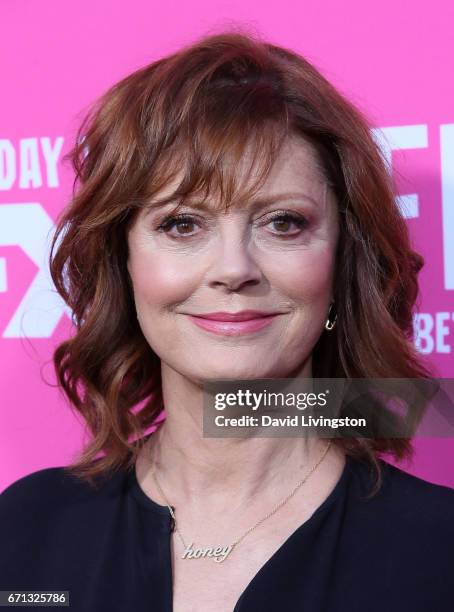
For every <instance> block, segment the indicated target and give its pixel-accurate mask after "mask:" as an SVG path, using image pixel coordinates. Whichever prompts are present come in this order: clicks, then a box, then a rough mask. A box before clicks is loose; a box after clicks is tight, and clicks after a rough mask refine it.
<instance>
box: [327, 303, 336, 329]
mask: <svg viewBox="0 0 454 612" xmlns="http://www.w3.org/2000/svg"><path fill="white" fill-rule="evenodd" d="M333 306H334V302H331V305H330V307H329V311H328V318H327V319H326V323H325V329H326V330H327V331H331V330H332V329H333V328H334V326H335V325H336V320H337V314H336V315H335V316H334V319H333V320H332V321H331V320H330V318H329V315H330V314H331V309H332V307H333Z"/></svg>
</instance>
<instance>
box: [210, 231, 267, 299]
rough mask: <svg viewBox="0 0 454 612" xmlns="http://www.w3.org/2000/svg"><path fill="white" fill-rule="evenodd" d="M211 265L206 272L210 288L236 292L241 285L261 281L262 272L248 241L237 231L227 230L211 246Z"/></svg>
mask: <svg viewBox="0 0 454 612" xmlns="http://www.w3.org/2000/svg"><path fill="white" fill-rule="evenodd" d="M211 255H212V258H211V265H210V268H209V271H208V284H209V286H210V287H225V288H227V289H229V290H230V291H238V289H240V288H241V287H243V285H257V284H259V283H260V281H261V279H262V270H261V268H260V265H259V262H258V261H257V259H256V257H255V255H254V254H253V252H251V245H250V244H249V241H248V240H247V239H246V238H245V237H244V235H243V234H241V232H240V231H238V228H237V229H236V230H235V229H233V230H232V228H229V231H225V232H223V233H222V235H221V236H219V241H218V243H217V245H216V246H214V245H213V251H212V253H211Z"/></svg>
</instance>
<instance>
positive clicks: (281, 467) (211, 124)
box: [0, 32, 454, 612]
mask: <svg viewBox="0 0 454 612" xmlns="http://www.w3.org/2000/svg"><path fill="white" fill-rule="evenodd" d="M71 159H72V162H73V165H74V169H75V172H76V176H77V189H75V193H74V198H73V200H72V201H71V203H70V204H69V206H68V207H67V208H66V210H65V211H64V214H63V215H62V217H61V218H60V220H59V224H58V228H57V232H56V235H55V238H54V243H53V251H52V254H51V259H50V268H51V272H52V277H53V280H54V282H55V285H56V287H57V290H58V291H59V293H60V294H61V295H62V296H63V298H64V299H65V301H66V302H67V304H68V305H69V306H70V307H71V309H72V311H73V313H74V315H73V321H74V323H75V326H76V333H75V335H74V337H72V338H70V339H68V340H67V341H66V342H64V343H62V344H61V345H60V346H59V347H58V348H57V350H56V351H55V355H54V360H55V367H56V372H57V375H58V380H59V383H60V385H61V387H62V388H63V390H64V392H65V393H66V395H67V397H68V399H69V401H70V405H71V406H72V407H74V408H75V409H76V410H77V412H78V413H79V414H80V415H81V416H82V417H83V419H84V420H85V422H86V423H87V426H88V428H89V430H90V432H91V434H92V440H91V441H90V442H89V444H88V445H87V447H86V448H85V450H84V452H83V453H82V454H81V456H80V457H78V458H77V461H76V462H75V463H74V464H73V465H71V466H67V467H60V468H48V469H45V470H40V471H38V472H35V473H33V474H30V475H29V476H27V477H25V478H22V479H21V480H19V481H17V482H15V483H13V484H12V485H11V486H10V487H8V489H7V490H6V491H5V492H4V493H3V494H2V497H1V499H0V519H1V520H0V525H1V527H0V530H1V535H2V542H3V548H2V551H1V553H0V570H1V571H0V576H1V578H0V581H1V584H0V587H1V589H2V590H7V589H8V590H13V589H16V590H19V589H20V590H26V589H27V590H29V591H30V590H46V591H52V590H53V591H57V590H65V591H69V604H70V606H71V607H72V608H73V609H74V610H81V611H82V610H83V611H84V612H90V611H95V610H96V611H97V612H99V611H100V610H109V612H112V611H114V610H122V611H125V610H134V611H135V612H140V611H142V610H148V611H151V610H153V611H156V612H166V611H170V610H173V611H174V612H190V611H194V612H208V611H209V612H212V611H213V610H217V611H222V612H232V610H234V612H249V611H252V610H254V611H255V610H260V611H261V612H265V611H271V610H272V611H273V612H274V611H275V610H278V609H281V610H285V611H295V612H296V611H298V612H300V611H305V612H321V611H328V612H340V611H345V612H347V611H348V612H354V611H359V610H361V611H363V610H368V611H372V612H373V611H378V610H380V611H381V610H387V611H394V610H396V611H397V610H399V611H401V610H409V611H410V610H412V611H413V612H415V611H423V610H424V612H426V611H427V610H428V609H431V610H436V611H437V612H443V611H447V610H453V609H454V588H453V587H454V580H453V577H452V572H451V569H450V567H451V560H450V556H451V551H452V547H453V545H454V528H453V526H452V525H453V521H452V516H453V514H452V513H453V511H454V492H453V491H452V490H451V489H449V488H448V487H443V486H440V485H435V484H431V483H428V482H425V481H424V480H422V479H420V478H417V477H415V476H412V475H409V474H407V473H406V472H404V471H402V470H400V469H398V468H396V467H393V466H392V465H390V464H387V463H385V462H384V461H383V459H382V458H381V457H380V456H379V455H380V453H385V452H388V453H390V454H391V455H393V456H394V457H395V458H396V459H405V458H411V455H412V446H411V440H410V439H402V438H395V439H388V438H386V439H370V438H351V437H350V438H347V437H344V438H333V439H327V438H324V439H323V438H321V437H309V438H305V439H302V438H297V437H292V438H290V437H289V438H281V437H274V438H272V437H266V438H260V437H246V438H233V437H232V438H224V439H218V438H208V437H203V432H202V427H201V421H202V394H203V386H204V383H205V382H207V381H210V380H222V379H250V380H255V379H261V378H311V377H314V378H315V377H337V378H344V377H345V378H368V377H376V378H378V377H383V378H389V377H394V378H421V379H424V378H429V377H430V373H429V372H428V370H427V369H426V368H425V367H424V366H423V365H422V363H420V362H419V360H418V355H417V353H416V351H415V349H414V346H413V343H412V313H413V308H414V304H415V300H416V298H417V294H418V284H417V273H418V271H419V270H420V268H421V267H422V265H423V260H422V258H421V256H420V255H418V254H417V253H415V252H414V251H413V250H412V248H411V246H410V240H409V236H408V233H407V228H406V224H405V221H404V219H403V218H402V217H401V215H400V213H399V211H398V209H397V207H396V205H395V200H394V193H393V188H392V181H391V178H390V176H389V173H388V170H387V167H386V164H385V162H384V160H383V158H382V156H381V154H380V151H379V149H378V147H377V145H376V144H375V142H374V141H373V139H372V137H371V135H370V128H369V126H368V125H367V122H366V120H365V119H364V117H362V116H361V114H360V113H359V112H358V111H357V110H356V109H355V108H354V107H353V106H352V105H351V104H350V103H349V102H348V101H347V100H345V99H344V98H343V97H342V96H341V95H340V94H339V93H338V92H337V91H336V90H335V89H334V88H333V87H332V86H331V85H330V84H329V83H328V82H327V81H326V80H325V79H324V77H323V76H322V75H321V74H320V73H319V72H318V71H317V70H316V69H315V68H314V67H313V66H312V65H310V64H309V63H308V62H307V61H306V60H304V59H303V58H302V57H300V56H298V55H297V54H295V53H293V52H292V51H289V50H286V49H284V48H281V47H277V46H273V45H271V44H267V43H265V42H263V41H260V40H257V39H256V38H253V37H251V36H248V35H246V34H241V33H238V32H233V33H229V32H226V33H224V34H218V35H214V36H208V37H205V38H204V39H202V40H199V41H197V42H196V43H194V44H193V45H191V46H189V47H187V48H183V49H181V50H180V51H179V52H178V53H175V54H174V55H171V56H169V57H166V58H164V59H161V60H159V61H157V62H155V63H153V64H151V65H149V66H146V67H145V68H143V69H141V70H138V71H137V72H135V73H133V74H131V75H129V76H127V77H126V78H124V79H123V80H122V81H121V82H119V83H118V84H116V85H115V86H114V87H112V88H111V89H110V90H109V91H108V92H107V93H106V94H105V95H104V96H103V97H102V98H101V100H100V101H99V103H98V104H97V105H96V107H95V108H94V109H93V112H92V113H90V114H89V116H88V117H87V120H86V121H85V122H84V124H83V125H82V126H81V129H80V133H79V138H78V142H77V145H76V146H75V147H74V149H73V151H72V157H71ZM57 238H58V247H57V246H56V245H57ZM163 408H165V420H164V421H161V422H160V423H159V424H158V426H157V429H156V430H155V431H154V432H153V430H152V433H151V434H150V433H148V435H145V432H146V431H147V430H148V429H149V428H150V427H151V426H152V425H156V423H157V421H156V419H157V416H158V415H159V414H160V412H161V411H162V409H163ZM100 453H101V456H100Z"/></svg>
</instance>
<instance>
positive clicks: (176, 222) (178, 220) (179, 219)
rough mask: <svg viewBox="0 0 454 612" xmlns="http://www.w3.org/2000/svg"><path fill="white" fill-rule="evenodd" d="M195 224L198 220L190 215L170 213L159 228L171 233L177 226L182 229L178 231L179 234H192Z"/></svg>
mask: <svg viewBox="0 0 454 612" xmlns="http://www.w3.org/2000/svg"><path fill="white" fill-rule="evenodd" d="M194 225H196V221H195V219H193V217H191V216H189V215H169V216H168V217H166V218H165V219H164V220H163V221H162V223H161V224H160V225H159V226H158V228H157V229H158V230H160V231H163V232H165V233H170V231H171V230H172V229H173V228H174V227H177V228H180V229H181V231H180V229H179V230H178V231H177V235H180V236H182V235H184V234H192V228H193V226H194Z"/></svg>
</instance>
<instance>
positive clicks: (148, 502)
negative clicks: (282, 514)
mask: <svg viewBox="0 0 454 612" xmlns="http://www.w3.org/2000/svg"><path fill="white" fill-rule="evenodd" d="M352 461H353V459H352V458H351V457H350V456H349V455H345V464H344V468H343V470H342V473H341V475H340V477H339V479H338V481H337V482H336V484H335V485H334V487H333V489H331V492H330V493H329V494H328V496H327V497H326V498H325V500H324V501H323V502H322V503H321V504H320V506H319V507H318V508H317V509H316V510H315V511H314V512H313V513H312V514H311V516H310V517H309V518H308V519H307V520H305V521H304V523H302V524H301V525H299V526H298V527H297V528H296V529H295V530H294V531H293V532H292V533H291V534H290V535H289V536H288V537H287V538H286V539H285V540H284V542H283V543H282V544H281V545H280V546H279V548H277V550H275V551H274V553H273V554H272V555H271V557H269V558H268V559H267V560H266V561H265V563H264V564H263V565H262V566H261V567H260V568H259V569H258V570H257V572H256V573H255V574H254V576H253V577H252V578H251V580H250V581H249V583H248V584H247V585H246V587H245V588H244V589H243V591H242V592H241V594H240V596H239V598H238V600H237V602H236V604H235V607H234V608H233V612H240V608H239V606H240V605H241V603H242V601H243V599H245V598H246V597H247V595H248V593H249V592H250V591H251V590H252V589H253V587H254V585H255V584H256V583H257V582H258V581H259V580H260V578H261V576H262V574H264V573H265V572H266V571H267V570H268V568H269V566H270V565H272V564H273V563H275V562H276V559H277V558H278V557H280V556H281V555H282V552H283V551H284V550H285V549H286V548H287V547H288V546H289V544H290V542H291V541H293V540H294V539H295V538H296V537H297V536H298V535H299V534H300V533H301V532H303V531H305V530H306V529H308V528H309V527H310V526H311V525H312V523H313V522H314V521H315V520H316V519H318V517H319V515H320V514H321V513H322V512H324V511H325V510H327V509H328V508H329V507H330V506H331V505H332V504H333V503H334V502H335V500H336V499H337V497H338V496H339V494H340V492H341V491H342V490H343V488H344V485H345V483H346V481H347V478H348V476H349V473H350V469H351V465H352ZM129 478H130V482H131V485H132V487H131V490H132V493H133V495H134V497H135V498H136V499H137V500H138V501H140V502H141V504H143V505H145V506H147V507H148V508H149V509H151V510H153V511H154V512H158V513H159V514H161V515H165V516H167V518H168V521H169V524H170V521H171V519H172V517H171V514H170V511H169V508H168V507H167V506H162V505H161V504H158V503H157V502H155V501H154V500H153V499H151V497H149V496H148V495H147V494H146V493H145V491H144V490H143V489H142V487H141V486H140V484H139V481H138V479H137V473H136V466H135V465H134V467H133V469H132V470H131V472H130V475H129ZM170 536H171V530H170V529H169V533H168V537H169V538H170ZM170 564H171V567H170V572H171V573H172V575H173V567H172V560H171V559H170ZM171 609H173V606H171Z"/></svg>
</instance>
